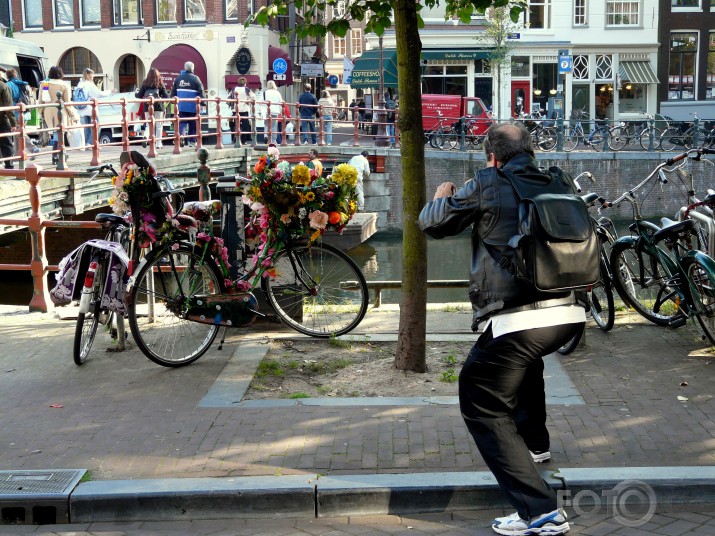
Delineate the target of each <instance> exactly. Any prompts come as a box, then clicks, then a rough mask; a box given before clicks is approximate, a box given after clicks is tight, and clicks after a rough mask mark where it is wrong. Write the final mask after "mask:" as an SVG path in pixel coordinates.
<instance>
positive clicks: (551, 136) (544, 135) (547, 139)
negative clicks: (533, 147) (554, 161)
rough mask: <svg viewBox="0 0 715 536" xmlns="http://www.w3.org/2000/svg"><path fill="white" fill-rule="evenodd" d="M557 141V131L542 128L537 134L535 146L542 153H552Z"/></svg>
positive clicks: (551, 128)
mask: <svg viewBox="0 0 715 536" xmlns="http://www.w3.org/2000/svg"><path fill="white" fill-rule="evenodd" d="M557 140H558V131H557V130H556V129H555V128H554V127H544V128H543V129H541V131H540V132H539V134H538V137H537V140H536V144H537V145H538V147H539V149H541V150H542V151H553V150H554V149H556V142H557Z"/></svg>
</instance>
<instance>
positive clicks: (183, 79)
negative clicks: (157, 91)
mask: <svg viewBox="0 0 715 536" xmlns="http://www.w3.org/2000/svg"><path fill="white" fill-rule="evenodd" d="M171 97H179V99H195V98H196V97H201V98H203V97H204V85H203V84H202V83H201V79H200V78H199V77H198V76H196V75H195V74H194V64H193V62H191V61H187V62H186V63H185V64H184V72H182V74H180V75H179V76H177V77H176V80H174V86H173V87H172V88H171ZM178 109H179V117H187V118H188V117H191V118H192V119H191V120H190V121H188V120H187V121H181V122H180V124H179V129H180V131H181V134H182V135H186V134H188V136H187V138H186V141H187V144H188V146H189V147H196V120H195V119H193V118H195V117H196V115H197V114H198V112H199V109H198V108H197V106H196V102H195V101H190V100H189V101H184V100H180V101H179V106H178Z"/></svg>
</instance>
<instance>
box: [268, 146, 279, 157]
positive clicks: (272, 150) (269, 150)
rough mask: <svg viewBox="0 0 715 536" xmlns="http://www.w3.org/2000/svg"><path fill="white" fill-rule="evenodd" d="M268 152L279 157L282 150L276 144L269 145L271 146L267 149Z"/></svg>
mask: <svg viewBox="0 0 715 536" xmlns="http://www.w3.org/2000/svg"><path fill="white" fill-rule="evenodd" d="M266 152H267V153H268V154H269V155H270V156H275V157H276V158H278V157H279V156H280V155H281V153H280V151H279V150H278V147H275V146H273V147H269V148H268V151H266Z"/></svg>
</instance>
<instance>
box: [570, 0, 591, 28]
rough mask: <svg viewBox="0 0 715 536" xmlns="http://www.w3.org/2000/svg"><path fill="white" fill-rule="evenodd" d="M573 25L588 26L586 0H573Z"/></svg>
mask: <svg viewBox="0 0 715 536" xmlns="http://www.w3.org/2000/svg"><path fill="white" fill-rule="evenodd" d="M573 25H574V26H588V0H574V2H573Z"/></svg>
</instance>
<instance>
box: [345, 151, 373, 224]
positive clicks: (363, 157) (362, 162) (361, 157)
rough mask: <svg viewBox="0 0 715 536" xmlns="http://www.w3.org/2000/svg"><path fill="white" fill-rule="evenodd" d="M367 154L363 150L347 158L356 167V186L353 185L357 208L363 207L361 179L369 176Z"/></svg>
mask: <svg viewBox="0 0 715 536" xmlns="http://www.w3.org/2000/svg"><path fill="white" fill-rule="evenodd" d="M369 154H370V153H368V152H367V151H363V152H361V153H360V154H356V155H355V156H353V157H352V158H351V159H350V160H348V164H349V165H351V166H353V167H354V168H355V169H357V172H358V180H357V186H356V187H355V192H356V193H357V206H358V210H362V209H364V208H365V190H364V187H363V181H364V179H365V178H366V177H369V176H370V162H369V161H368V159H367V157H368V155H369Z"/></svg>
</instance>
